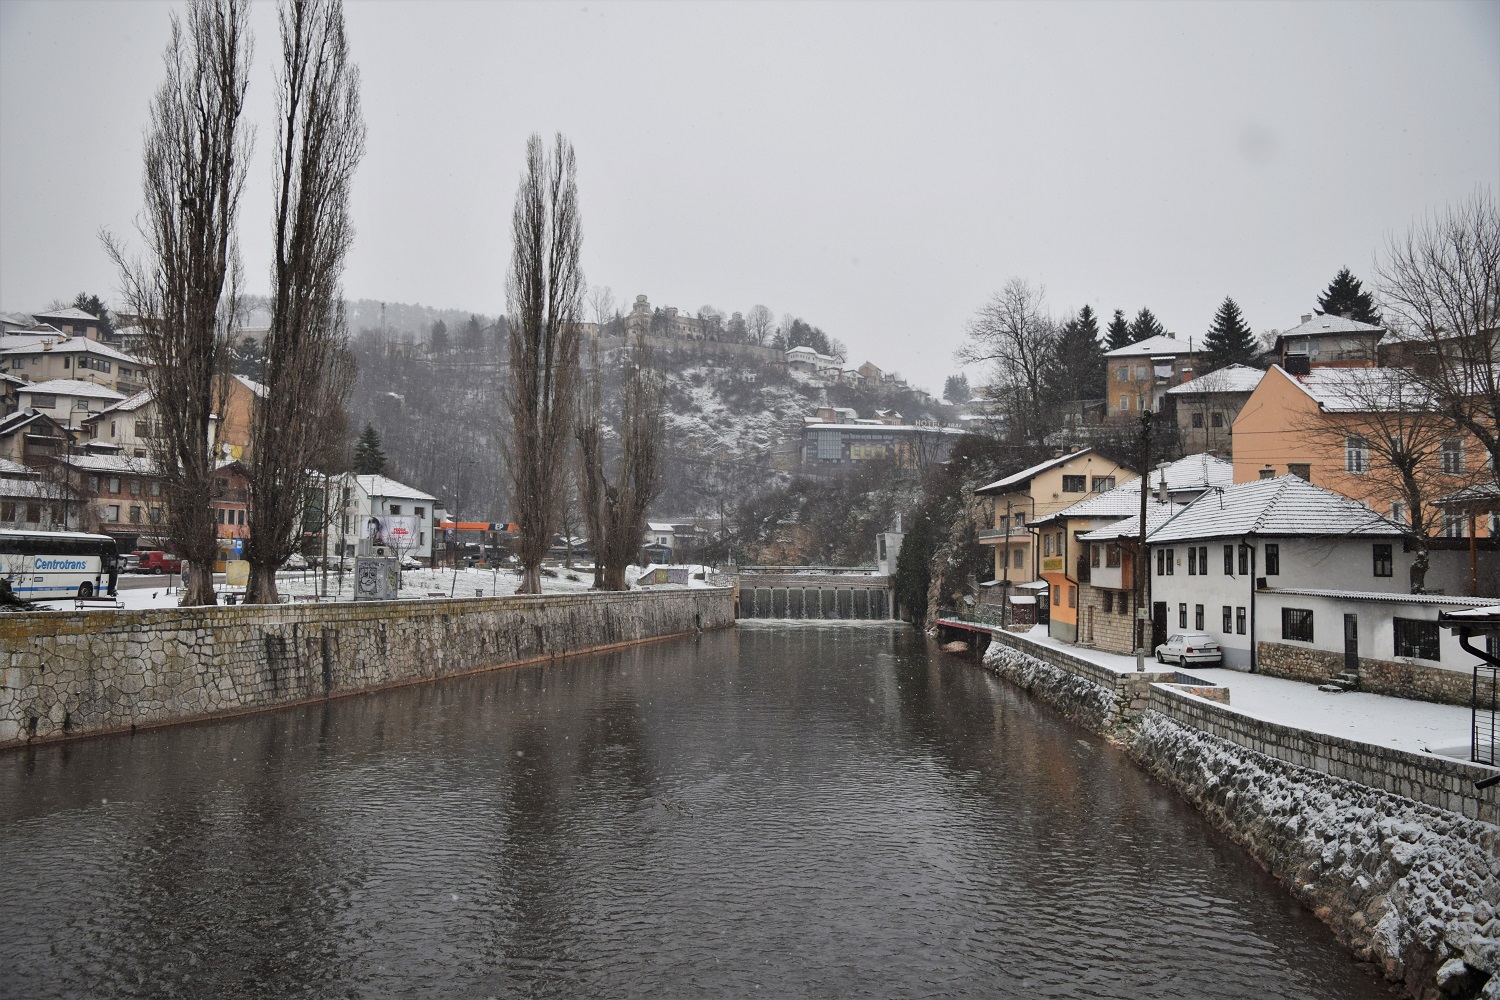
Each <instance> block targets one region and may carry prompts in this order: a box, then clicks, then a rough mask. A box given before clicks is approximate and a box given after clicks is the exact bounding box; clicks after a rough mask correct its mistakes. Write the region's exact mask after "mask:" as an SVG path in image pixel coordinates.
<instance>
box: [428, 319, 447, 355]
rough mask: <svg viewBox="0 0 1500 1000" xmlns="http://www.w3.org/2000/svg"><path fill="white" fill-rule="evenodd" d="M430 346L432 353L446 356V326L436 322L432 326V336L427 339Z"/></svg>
mask: <svg viewBox="0 0 1500 1000" xmlns="http://www.w3.org/2000/svg"><path fill="white" fill-rule="evenodd" d="M429 343H431V345H432V353H434V354H446V353H447V352H448V324H447V323H444V322H443V321H442V320H438V321H437V322H436V323H434V324H432V336H431V338H430V339H429Z"/></svg>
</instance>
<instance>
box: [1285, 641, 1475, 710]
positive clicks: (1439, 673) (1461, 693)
mask: <svg viewBox="0 0 1500 1000" xmlns="http://www.w3.org/2000/svg"><path fill="white" fill-rule="evenodd" d="M1256 652H1257V657H1256V662H1257V664H1258V665H1259V668H1260V671H1261V673H1263V674H1266V675H1268V676H1270V677H1286V678H1289V679H1291V680H1295V681H1307V682H1308V683H1310V684H1326V683H1328V681H1329V680H1330V679H1331V678H1333V677H1335V676H1337V675H1338V674H1341V673H1343V672H1344V654H1342V653H1335V652H1332V651H1330V650H1326V649H1308V648H1306V647H1303V646H1291V645H1287V644H1286V643H1281V642H1262V643H1260V644H1259V645H1258V646H1257V649H1256ZM1359 690H1361V691H1369V692H1371V693H1373V694H1388V695H1392V696H1393V697H1396V698H1415V699H1417V700H1418V701H1435V702H1440V703H1442V704H1444V705H1467V704H1469V701H1470V700H1471V699H1472V697H1473V694H1474V675H1473V674H1472V673H1470V672H1469V671H1467V670H1447V669H1444V668H1443V667H1430V666H1426V665H1424V664H1420V663H1403V662H1401V661H1399V660H1375V659H1371V658H1370V657H1367V656H1361V657H1360V658H1359Z"/></svg>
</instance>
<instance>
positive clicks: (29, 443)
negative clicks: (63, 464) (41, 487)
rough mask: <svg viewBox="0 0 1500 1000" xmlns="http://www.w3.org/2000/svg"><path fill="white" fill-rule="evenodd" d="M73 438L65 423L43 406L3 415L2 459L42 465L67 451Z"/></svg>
mask: <svg viewBox="0 0 1500 1000" xmlns="http://www.w3.org/2000/svg"><path fill="white" fill-rule="evenodd" d="M72 439H73V437H72V435H71V434H70V433H69V432H68V429H67V428H66V427H64V426H63V425H62V424H60V423H58V422H57V421H56V420H54V419H52V417H51V416H50V415H48V414H46V413H43V412H42V411H41V410H17V411H16V412H15V413H12V414H10V415H8V416H6V417H0V459H5V460H8V461H11V462H15V463H16V464H18V465H24V466H26V467H28V468H32V469H40V468H43V467H45V466H47V465H49V464H50V463H52V462H54V461H56V460H57V458H58V457H60V456H62V455H65V454H67V452H68V445H69V442H70V441H72Z"/></svg>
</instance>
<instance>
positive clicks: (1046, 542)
mask: <svg viewBox="0 0 1500 1000" xmlns="http://www.w3.org/2000/svg"><path fill="white" fill-rule="evenodd" d="M1051 554H1052V536H1051V535H1050V534H1049V535H1043V536H1042V555H1044V556H1050V555H1051Z"/></svg>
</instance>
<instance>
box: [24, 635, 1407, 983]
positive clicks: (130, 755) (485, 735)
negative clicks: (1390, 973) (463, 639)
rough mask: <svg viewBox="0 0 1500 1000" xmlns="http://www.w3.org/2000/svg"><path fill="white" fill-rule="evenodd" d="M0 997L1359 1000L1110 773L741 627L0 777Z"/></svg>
mask: <svg viewBox="0 0 1500 1000" xmlns="http://www.w3.org/2000/svg"><path fill="white" fill-rule="evenodd" d="M0 898H3V899H4V900H5V906H4V907H3V908H0V968H3V969H4V970H6V975H5V977H4V978H3V979H0V984H3V985H0V993H3V994H4V995H7V996H10V995H14V996H26V997H62V996H67V997H83V996H171V995H177V996H244V997H252V996H254V997H259V996H284V995H289V994H293V993H297V994H304V993H305V994H307V995H313V996H384V995H393V994H401V995H411V996H432V997H439V996H506V995H511V996H514V995H527V996H530V995H543V996H558V997H564V996H578V995H608V996H621V997H637V996H645V995H655V996H684V997H689V996H690V997H697V996H716V995H717V996H726V995H740V994H743V993H746V992H750V991H753V990H755V989H757V988H760V989H762V990H764V991H765V993H766V994H767V995H790V996H820V997H824V996H826V997H833V996H848V995H855V994H861V993H863V994H868V995H875V996H918V995H920V996H953V995H980V996H992V997H1035V996H1051V997H1183V998H1198V997H1223V998H1231V997H1232V998H1239V997H1247V996H1255V997H1307V996H1314V995H1316V996H1320V997H1334V998H1364V997H1374V996H1378V995H1382V991H1381V990H1380V988H1379V986H1378V985H1377V984H1376V983H1375V982H1374V981H1373V980H1372V979H1371V978H1370V977H1369V976H1368V974H1366V973H1365V972H1363V971H1362V970H1361V969H1360V968H1359V967H1357V966H1355V965H1354V964H1353V963H1352V962H1350V960H1349V959H1348V957H1347V956H1346V955H1345V954H1344V953H1343V952H1342V950H1341V949H1340V948H1339V947H1338V946H1337V945H1336V944H1335V943H1334V942H1333V940H1332V938H1331V937H1330V936H1329V934H1328V933H1327V932H1326V931H1325V930H1324V929H1323V928H1322V927H1321V925H1319V924H1318V923H1317V922H1316V921H1314V920H1313V919H1312V918H1311V917H1309V916H1308V915H1306V914H1304V913H1302V912H1300V911H1299V910H1298V909H1297V907H1296V906H1295V905H1294V904H1293V903H1292V902H1291V901H1290V900H1289V898H1288V897H1287V896H1286V895H1285V894H1284V893H1283V892H1282V891H1281V890H1280V889H1279V887H1278V886H1277V885H1276V884H1275V882H1274V881H1272V880H1271V879H1270V878H1268V877H1267V876H1265V875H1264V874H1263V873H1262V872H1260V871H1259V870H1258V869H1257V868H1256V867H1255V866H1254V864H1253V863H1251V862H1250V861H1249V860H1248V859H1247V858H1246V857H1245V856H1244V855H1243V854H1242V853H1241V852H1240V851H1239V850H1238V849H1236V848H1234V847H1233V846H1232V845H1229V844H1227V843H1226V842H1224V841H1223V840H1222V839H1221V838H1219V837H1217V836H1216V835H1214V834H1213V833H1212V832H1211V831H1209V830H1208V829H1207V828H1206V827H1205V825H1204V824H1203V823H1202V822H1201V821H1200V820H1199V818H1198V817H1197V815H1196V814H1195V813H1193V812H1192V810H1191V809H1190V808H1189V807H1187V806H1186V805H1184V804H1183V803H1181V802H1180V801H1178V800H1176V799H1175V798H1173V797H1172V796H1171V795H1170V794H1169V793H1168V792H1166V791H1165V790H1163V789H1162V788H1160V787H1158V786H1156V785H1154V784H1153V783H1152V782H1151V781H1150V780H1148V779H1147V778H1146V777H1145V776H1144V775H1142V774H1141V773H1140V772H1139V771H1137V770H1136V769H1135V768H1134V767H1133V766H1131V765H1130V764H1129V763H1128V761H1126V760H1125V759H1124V758H1123V757H1122V756H1121V755H1120V754H1119V753H1118V752H1117V751H1115V750H1114V749H1112V748H1110V747H1109V746H1108V745H1107V744H1105V743H1103V742H1102V741H1100V740H1097V739H1095V738H1093V737H1092V736H1090V735H1088V734H1086V733H1084V732H1082V731H1080V730H1078V729H1075V728H1073V727H1071V726H1069V725H1067V724H1066V723H1064V722H1061V721H1060V720H1058V719H1057V718H1056V717H1054V716H1052V715H1050V714H1048V713H1047V712H1046V710H1045V709H1041V708H1039V707H1037V706H1036V705H1034V704H1033V703H1032V702H1031V701H1029V700H1028V699H1027V698H1026V696H1025V695H1022V694H1019V693H1017V692H1016V691H1014V690H1013V689H1011V688H1008V687H1006V686H1004V685H1002V684H1000V683H999V682H997V681H996V680H994V679H993V678H991V677H989V676H988V675H986V674H984V673H983V672H982V671H979V670H978V669H976V668H975V667H974V666H973V665H971V664H967V663H964V662H961V661H959V660H957V659H954V658H951V657H947V656H944V655H942V654H939V653H936V652H935V651H934V650H933V649H932V647H931V646H930V645H929V644H928V643H927V642H926V641H925V640H924V639H923V638H922V637H921V636H920V635H918V634H916V633H914V632H912V631H910V630H907V629H903V628H899V627H883V626H881V627H867V626H847V625H845V626H821V625H806V626H791V627H788V626H785V625H776V626H761V627H747V628H743V629H741V630H738V631H734V630H731V631H726V632H720V633H715V634H710V635H705V636H702V637H701V638H699V639H685V640H679V641H673V642H666V643H657V644H652V645H647V646H640V647H635V648H632V649H626V650H622V651H619V652H615V653H611V654H607V655H600V656H593V657H585V658H579V659H576V660H571V661H566V662H562V663H558V664H555V665H552V666H546V667H529V668H516V669H511V670H505V671H499V672H495V673H491V674H483V675H478V676H474V677H469V678H463V679H459V680H453V681H446V682H442V683H439V684H431V685H426V686H421V687H412V688H404V689H400V690H395V691H391V692H387V693H384V694H380V695H377V696H372V697H365V698H350V699H345V700H341V701H337V702H332V703H329V704H326V705H317V706H311V707H308V708H305V709H296V710H289V711H284V712H278V713H273V714H266V715H258V716H251V717H247V718H244V719H238V720H231V721H226V722H221V723H217V724H212V725H202V726H188V727H181V728H177V729H172V730H161V731H156V732H151V733H144V734H140V735H137V736H134V737H111V738H104V739H96V740H88V741H83V742H79V743H75V744H71V745H64V746H56V747H43V748H38V749H35V750H28V751H20V752H15V753H11V754H7V755H4V756H0Z"/></svg>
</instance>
